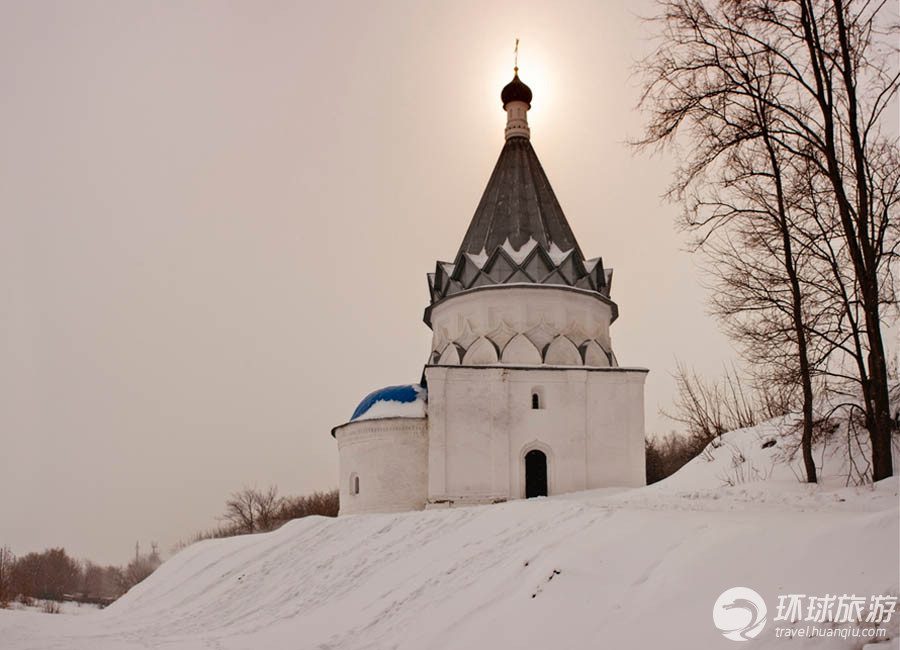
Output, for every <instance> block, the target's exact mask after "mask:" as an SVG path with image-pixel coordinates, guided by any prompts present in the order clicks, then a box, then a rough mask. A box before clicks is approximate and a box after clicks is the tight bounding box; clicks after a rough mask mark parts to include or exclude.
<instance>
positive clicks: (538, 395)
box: [531, 386, 545, 410]
mask: <svg viewBox="0 0 900 650" xmlns="http://www.w3.org/2000/svg"><path fill="white" fill-rule="evenodd" d="M544 407H545V404H544V390H543V389H542V388H541V387H540V386H535V387H534V388H532V389H531V408H532V409H535V410H537V409H542V408H544Z"/></svg>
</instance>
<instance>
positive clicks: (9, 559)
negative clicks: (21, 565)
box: [0, 546, 16, 607]
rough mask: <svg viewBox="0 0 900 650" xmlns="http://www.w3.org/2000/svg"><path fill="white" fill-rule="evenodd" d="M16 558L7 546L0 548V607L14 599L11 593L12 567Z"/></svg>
mask: <svg viewBox="0 0 900 650" xmlns="http://www.w3.org/2000/svg"><path fill="white" fill-rule="evenodd" d="M15 563H16V556H15V555H13V553H12V551H11V550H10V549H9V547H8V546H0V607H5V606H6V604H7V603H9V601H10V600H12V599H13V598H15V596H16V594H14V593H13V567H14V566H15Z"/></svg>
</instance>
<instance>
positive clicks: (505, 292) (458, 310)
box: [431, 285, 616, 367]
mask: <svg viewBox="0 0 900 650" xmlns="http://www.w3.org/2000/svg"><path fill="white" fill-rule="evenodd" d="M612 316H613V309H612V305H611V304H610V303H609V302H608V301H606V300H605V299H603V298H602V297H600V296H599V294H597V293H596V292H592V291H582V290H577V289H572V290H569V289H564V288H562V287H559V286H556V285H532V286H529V285H521V286H519V285H513V286H511V285H498V286H496V287H491V286H489V287H482V288H479V289H476V290H470V291H467V292H465V293H460V294H456V295H453V296H450V297H448V298H445V299H444V300H442V301H441V302H439V303H437V304H436V305H435V306H434V309H433V310H432V312H431V328H432V330H433V332H434V334H433V337H432V346H431V349H432V355H431V361H432V363H439V364H441V365H459V364H464V365H491V364H497V363H502V364H507V365H526V364H535V365H539V364H542V363H543V364H547V365H577V366H580V365H591V366H596V367H604V366H609V365H616V364H615V357H614V356H613V355H612V343H611V341H610V336H609V325H610V322H611V320H612ZM579 348H581V350H579ZM544 355H546V358H544ZM585 362H586V363H585Z"/></svg>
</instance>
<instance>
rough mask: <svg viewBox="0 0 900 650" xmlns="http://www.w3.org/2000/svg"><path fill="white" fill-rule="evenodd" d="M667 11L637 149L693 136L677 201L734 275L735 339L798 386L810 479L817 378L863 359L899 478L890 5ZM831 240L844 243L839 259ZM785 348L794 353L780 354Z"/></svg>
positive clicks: (758, 1)
mask: <svg viewBox="0 0 900 650" xmlns="http://www.w3.org/2000/svg"><path fill="white" fill-rule="evenodd" d="M659 5H660V7H661V9H662V13H661V15H660V16H659V17H658V18H657V19H655V20H656V21H657V22H658V24H660V25H661V27H662V34H661V36H662V39H661V44H660V46H659V48H658V49H657V50H656V52H654V53H653V54H652V55H651V56H650V57H649V58H648V59H647V60H646V61H645V62H644V64H643V72H644V73H645V74H646V79H647V86H646V90H645V94H644V97H643V100H642V103H643V106H645V107H646V108H649V109H650V111H651V120H650V123H649V125H648V128H647V133H646V136H645V138H644V139H643V140H641V141H640V142H639V143H638V144H640V145H642V146H648V145H660V146H663V145H671V144H675V143H676V135H678V134H682V135H684V136H685V137H684V138H681V139H679V140H678V143H679V144H681V143H686V150H687V156H686V157H685V162H684V164H683V165H682V166H681V168H680V169H679V171H678V173H677V175H676V179H675V182H674V184H673V187H672V190H671V196H672V197H673V198H677V199H680V200H683V201H684V202H685V204H686V206H687V210H686V214H685V219H684V222H683V223H684V225H685V226H686V227H688V228H689V229H691V230H693V231H694V232H695V233H696V234H697V235H698V240H697V243H698V246H699V247H706V248H707V250H708V251H709V252H710V253H713V254H718V255H719V256H720V258H721V259H720V263H721V265H722V266H720V269H719V270H721V269H722V268H723V267H724V268H726V269H728V270H729V272H730V274H724V275H723V279H724V280H725V283H724V286H726V287H729V282H730V283H731V284H730V287H729V288H730V289H731V294H730V295H726V296H725V297H724V299H722V300H720V301H719V302H718V304H717V306H718V308H719V314H720V315H722V316H724V317H726V318H731V317H733V316H734V315H735V314H742V315H743V316H744V318H743V320H742V321H741V317H740V316H738V317H737V319H736V320H737V321H738V323H737V326H736V330H733V332H732V333H735V332H736V333H738V334H740V335H743V336H745V337H747V338H746V339H745V342H754V341H755V342H760V343H762V344H763V346H765V345H766V342H767V341H768V342H769V343H768V345H769V348H770V350H771V351H773V352H774V355H773V358H770V359H768V360H767V362H769V366H768V369H769V371H772V370H773V369H776V370H777V369H778V368H779V366H780V368H781V370H785V369H786V370H788V372H787V373H782V374H781V375H780V376H781V377H782V379H788V380H789V378H790V376H791V374H792V372H793V373H796V375H795V376H796V379H797V380H798V382H799V383H800V384H801V386H802V396H803V412H804V431H803V439H804V459H805V461H806V468H807V475H808V477H809V480H814V479H815V466H814V464H813V463H812V457H811V453H810V452H809V448H810V441H811V435H812V383H813V377H814V375H815V374H816V373H820V372H827V371H828V370H829V369H830V368H833V367H834V365H835V361H834V355H835V354H838V355H839V354H841V353H842V352H843V351H844V350H845V349H847V348H850V349H853V348H854V346H856V347H855V350H854V351H855V352H856V354H854V355H852V356H853V358H855V359H857V360H858V361H860V362H859V363H857V364H856V365H857V368H856V375H857V376H856V380H857V381H858V383H859V386H860V387H861V393H862V397H863V400H862V402H863V409H864V411H865V414H866V427H867V429H868V431H869V435H870V437H871V440H872V457H873V479H874V480H878V479H880V478H884V477H886V476H889V475H891V473H892V471H893V470H892V467H891V454H890V444H891V443H890V440H891V435H892V422H891V420H890V413H889V406H888V404H889V402H888V391H887V387H888V385H887V371H886V364H885V354H884V346H883V342H882V338H881V337H882V334H881V325H882V323H881V321H882V316H883V315H884V313H883V305H884V303H885V301H889V300H891V299H892V297H893V293H892V290H893V287H892V286H891V285H890V282H889V281H887V280H888V279H889V278H890V264H891V262H892V260H893V259H894V257H896V254H897V246H898V244H897V241H898V237H897V226H896V224H895V223H892V222H891V220H890V211H891V210H892V209H893V208H894V207H895V206H896V201H897V194H898V192H897V185H896V178H897V156H896V149H897V148H896V143H895V142H892V141H890V140H889V139H887V138H884V137H881V135H880V133H879V131H878V125H879V123H880V121H881V117H882V114H883V112H884V110H885V107H886V105H887V103H888V102H889V101H890V100H891V99H892V98H894V97H895V96H896V93H897V86H898V84H897V82H898V76H897V74H896V72H895V71H893V72H891V71H889V70H890V67H891V62H890V60H889V59H888V57H887V54H886V53H885V50H884V48H883V47H881V43H882V41H881V40H880V39H881V36H880V34H879V33H878V25H879V24H880V23H879V15H880V14H881V13H882V9H883V7H884V3H883V2H881V3H879V2H850V3H848V4H844V3H843V2H842V1H841V0H784V1H778V2H776V1H775V0H745V1H741V2H737V1H736V0H719V1H718V2H704V1H703V0H664V1H662V2H660V3H659ZM882 22H883V20H882ZM860 87H863V88H864V89H865V90H864V92H863V93H860V92H859V91H858V88H860ZM810 178H812V182H811V183H810V182H804V181H805V180H806V181H808V180H809V179H810ZM832 206H833V209H831V207H832ZM823 230H824V231H826V232H828V233H830V234H831V235H837V237H834V236H833V237H832V238H830V239H828V240H827V246H825V247H823V246H822V240H821V239H819V236H820V234H821V232H822V231H823ZM723 252H724V254H723ZM823 252H828V254H829V255H830V258H825V256H823ZM845 261H847V262H849V264H848V265H847V266H849V268H851V269H852V275H851V276H850V277H849V278H846V277H845V276H846V274H844V279H845V280H847V279H849V285H845V286H844V287H839V286H836V282H835V281H834V276H835V274H834V273H833V272H823V271H822V269H826V270H827V269H828V268H829V267H834V266H837V267H840V266H841V265H842V264H844V262H845ZM823 262H824V264H823ZM832 270H833V269H832ZM848 289H849V291H848ZM842 291H843V294H844V295H843V296H842ZM845 296H846V297H845ZM848 310H849V311H850V312H856V313H858V315H859V318H858V319H857V320H856V322H858V323H859V324H860V327H859V332H858V334H859V336H858V337H857V341H851V342H850V344H849V345H845V346H843V347H842V346H841V345H837V343H840V342H844V343H846V340H845V339H844V337H843V334H842V332H843V330H845V329H846V322H847V320H848V318H849V317H850V315H849V314H848V313H847V312H848ZM754 315H755V317H754ZM773 316H774V317H776V318H773ZM781 321H783V323H782V322H781ZM835 333H837V336H835ZM811 341H814V342H815V344H814V345H813V346H812V349H811V347H810V343H811ZM785 346H786V347H787V348H791V349H793V354H792V355H790V356H785V355H783V354H781V353H780V352H778V350H779V349H780V348H782V347H785ZM760 349H763V348H757V350H760ZM751 359H752V355H751ZM785 360H787V361H789V363H787V364H784V363H782V362H783V361H785ZM755 361H756V362H757V364H758V365H765V364H761V362H762V361H763V359H760V358H759V357H757V358H756V359H755ZM772 361H777V362H778V363H771V362H772ZM840 363H841V362H840V361H838V362H837V365H840ZM774 376H779V375H778V373H776V374H775V375H774Z"/></svg>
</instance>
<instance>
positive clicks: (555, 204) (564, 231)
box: [458, 137, 584, 259]
mask: <svg viewBox="0 0 900 650" xmlns="http://www.w3.org/2000/svg"><path fill="white" fill-rule="evenodd" d="M531 238H533V239H534V240H535V241H536V242H537V243H538V245H539V246H540V247H541V248H543V249H544V250H550V247H551V245H552V244H556V246H557V248H559V250H561V251H568V250H571V249H573V248H574V249H575V250H576V251H577V252H578V256H579V257H581V258H582V259H583V257H584V256H583V255H582V254H581V249H580V247H579V246H578V242H577V241H576V240H575V235H574V234H573V233H572V229H571V228H570V227H569V223H568V222H567V221H566V217H565V215H564V214H563V211H562V208H561V207H560V206H559V201H557V200H556V195H554V193H553V188H551V187H550V181H549V180H548V179H547V175H546V174H545V173H544V168H543V167H541V163H540V161H539V160H538V157H537V154H535V152H534V148H533V147H532V146H531V142H530V141H529V140H528V138H524V137H513V138H510V139H509V140H507V141H506V144H505V145H504V147H503V150H502V151H501V152H500V158H499V159H498V160H497V164H496V165H495V166H494V171H493V173H492V174H491V178H490V180H489V181H488V184H487V187H486V188H485V190H484V194H483V195H482V197H481V201H480V202H479V204H478V208H477V209H476V210H475V215H474V216H473V217H472V222H471V223H470V224H469V229H468V230H467V231H466V236H465V238H463V242H462V246H460V249H459V253H458V255H461V254H463V253H470V254H472V255H478V254H479V253H482V252H484V253H487V254H488V255H490V254H491V253H493V251H494V250H495V249H496V248H497V247H498V246H501V245H503V243H504V242H506V241H507V240H509V244H510V245H511V246H512V248H513V249H515V250H519V249H520V248H522V246H524V245H525V244H526V243H528V240H529V239H531Z"/></svg>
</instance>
